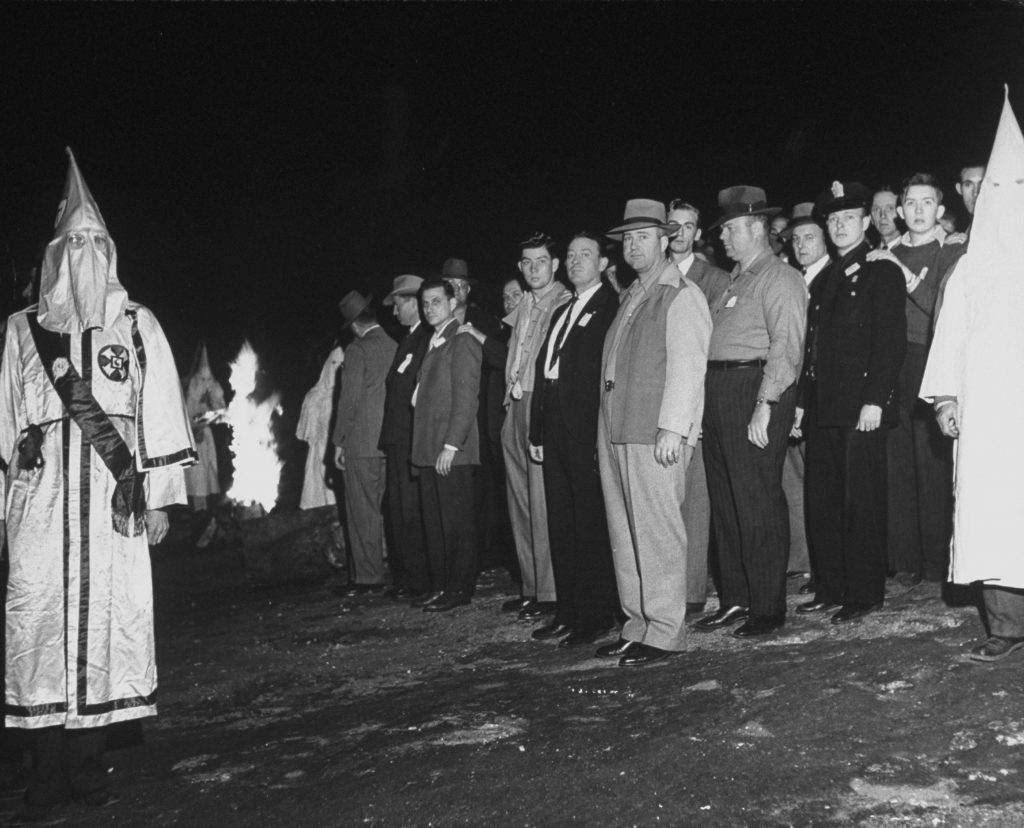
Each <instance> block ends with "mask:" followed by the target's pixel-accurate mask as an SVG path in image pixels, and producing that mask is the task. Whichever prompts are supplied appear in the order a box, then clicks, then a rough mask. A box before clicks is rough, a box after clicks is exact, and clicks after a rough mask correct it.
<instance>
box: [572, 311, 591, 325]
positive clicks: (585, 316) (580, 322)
mask: <svg viewBox="0 0 1024 828" xmlns="http://www.w3.org/2000/svg"><path fill="white" fill-rule="evenodd" d="M593 315H594V314H592V313H585V314H583V316H581V317H580V318H579V319H577V320H576V324H577V325H579V326H580V327H581V328H585V327H587V323H588V322H589V321H590V317H592V316H593Z"/></svg>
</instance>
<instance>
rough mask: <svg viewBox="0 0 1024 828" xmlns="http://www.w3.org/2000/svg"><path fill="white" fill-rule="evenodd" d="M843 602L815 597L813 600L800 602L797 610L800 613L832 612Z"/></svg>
mask: <svg viewBox="0 0 1024 828" xmlns="http://www.w3.org/2000/svg"><path fill="white" fill-rule="evenodd" d="M841 606H842V604H837V603H835V601H819V600H818V599H817V598H815V599H814V600H813V601H808V602H807V603H805V604H800V605H799V606H798V607H797V608H796V611H797V612H798V613H799V614H800V615H814V614H815V613H818V612H830V611H831V610H837V609H839V607H841Z"/></svg>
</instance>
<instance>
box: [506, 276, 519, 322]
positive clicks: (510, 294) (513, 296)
mask: <svg viewBox="0 0 1024 828" xmlns="http://www.w3.org/2000/svg"><path fill="white" fill-rule="evenodd" d="M522 298H523V289H522V288H521V287H520V286H519V282H518V281H517V280H516V279H512V280H510V281H508V282H506V283H505V287H504V288H502V291H501V306H502V307H503V308H504V309H505V316H508V315H509V314H510V313H512V311H514V310H515V309H516V305H518V304H519V300H520V299H522Z"/></svg>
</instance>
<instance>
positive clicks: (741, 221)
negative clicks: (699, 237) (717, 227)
mask: <svg viewBox="0 0 1024 828" xmlns="http://www.w3.org/2000/svg"><path fill="white" fill-rule="evenodd" d="M755 225H756V226H761V225H760V222H758V221H756V220H755V219H752V218H750V217H749V216H740V217H738V218H734V219H729V221H727V222H726V223H725V224H723V225H722V245H723V246H724V247H725V255H726V256H728V257H729V258H730V259H732V260H733V261H735V262H739V261H742V260H743V259H744V258H746V257H747V256H748V255H749V254H750V253H752V252H753V251H754V250H755V249H757V246H758V240H757V239H758V233H759V231H758V230H756V229H755Z"/></svg>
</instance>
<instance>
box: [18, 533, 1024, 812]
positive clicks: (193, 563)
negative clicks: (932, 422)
mask: <svg viewBox="0 0 1024 828" xmlns="http://www.w3.org/2000/svg"><path fill="white" fill-rule="evenodd" d="M154 581H155V585H156V602H157V618H156V624H157V654H158V663H159V670H160V715H159V717H157V718H155V719H151V720H147V721H146V722H145V723H144V725H143V728H142V738H141V740H140V741H139V743H137V744H134V745H129V746H126V747H121V748H118V749H114V750H111V751H110V752H108V754H107V757H108V760H109V762H110V764H111V765H112V770H111V783H112V788H113V789H114V790H115V791H116V792H117V794H118V795H119V797H120V801H119V802H117V803H115V804H113V805H109V806H106V807H103V808H99V809H94V810H87V809H86V807H85V806H81V805H68V806H61V807H58V808H56V809H54V810H52V811H51V812H50V813H49V814H48V815H47V816H46V819H45V820H44V821H43V822H42V823H41V824H49V825H118V826H136V825H137V826H171V825H187V826H193V825H194V826H207V825H208V826H229V825H230V826H234V825H259V826H278V825H281V826H286V825H287V826H349V825H380V826H392V825H410V826H431V825H436V826H448V825H474V826H477V825H494V826H499V825H500V826H506V825H508V826H534V825H536V826H561V825H568V824H580V825H587V826H605V825H607V826H628V825H641V826H645V825H657V824H664V825H676V826H689V825H693V826H748V825H749V826H788V825H795V826H815V825H863V826H894V825H901V826H903V825H911V826H1021V825H1024V753H1022V747H1021V746H1022V745H1024V704H1022V700H1024V682H1022V681H1021V668H1022V665H1024V654H1021V655H1020V657H1016V656H1011V657H1010V658H1009V659H1007V660H1006V661H1004V662H1001V663H997V664H995V665H982V664H977V663H974V662H971V661H969V660H967V658H966V653H967V652H968V650H969V648H970V646H971V645H972V644H974V643H977V641H978V640H979V639H981V638H982V637H983V629H982V625H981V622H980V620H979V616H978V612H977V610H976V609H975V608H974V607H972V606H970V605H963V606H949V605H948V604H947V602H945V601H944V600H943V598H942V597H941V595H940V590H939V587H938V586H937V585H933V584H922V585H920V586H918V587H916V588H913V589H910V590H905V589H903V588H902V587H899V586H897V585H896V584H895V583H893V582H890V584H889V589H890V592H889V596H888V599H887V602H886V605H885V608H884V610H882V611H880V612H878V613H877V614H874V615H872V616H869V617H868V618H866V619H864V620H863V621H862V622H860V623H855V624H852V625H849V626H844V627H835V626H831V625H830V624H829V623H828V621H827V618H805V617H800V616H796V615H794V614H793V613H792V608H793V607H794V606H795V605H796V604H797V603H799V602H800V601H803V600H806V598H805V597H804V596H799V595H797V594H795V590H796V586H797V585H798V582H791V583H792V587H791V591H792V592H793V594H791V595H790V599H789V600H790V610H791V612H790V615H789V617H788V619H787V624H786V627H785V628H784V630H783V631H782V632H781V633H780V634H777V635H774V636H772V637H770V638H767V639H762V640H754V641H749V640H748V641H740V640H737V639H734V638H732V637H731V636H729V635H727V634H723V633H714V634H710V635H700V634H694V635H692V636H691V638H690V644H689V646H690V649H689V651H688V652H686V653H684V654H682V655H680V656H677V657H675V658H671V659H668V660H665V661H662V662H659V663H657V664H654V665H650V666H648V667H642V668H620V667H618V666H617V664H616V662H615V661H611V662H609V661H606V660H601V659H597V658H594V657H592V656H593V650H592V649H591V648H587V649H586V650H585V651H584V652H578V651H576V650H564V649H558V648H557V647H556V646H554V644H553V643H547V642H535V641H531V640H530V636H529V633H530V631H531V630H532V629H533V628H534V627H535V626H536V625H535V624H531V623H525V622H519V621H516V620H513V618H511V617H510V616H509V615H507V614H503V613H502V612H501V611H500V606H501V603H502V601H503V600H505V599H506V598H507V597H508V593H509V592H510V591H511V583H510V581H509V580H508V577H507V575H505V574H504V573H499V572H488V573H484V574H483V575H482V576H481V578H480V586H479V589H478V592H477V594H476V596H475V597H474V600H473V603H472V605H471V606H468V607H463V608H459V609H456V610H455V611H453V612H450V613H446V614H441V615H430V614H425V613H423V612H420V611H417V610H413V609H411V608H409V607H408V606H406V605H402V604H397V603H394V602H391V601H388V600H387V599H385V598H383V597H369V598H358V599H341V598H338V597H335V595H334V594H333V593H332V591H331V587H332V586H333V585H334V584H333V582H331V581H327V582H324V583H320V584H312V585H309V584H307V585H300V586H290V587H280V588H276V589H272V590H267V589H262V590H256V589H253V587H252V586H250V585H249V584H248V583H247V581H246V579H245V575H244V572H243V570H242V564H241V560H240V558H239V556H238V554H237V552H236V551H233V550H231V549H230V548H220V549H209V550H206V551H202V552H201V551H197V550H193V549H191V548H189V547H188V546H187V545H186V546H182V545H180V544H179V545H178V546H177V547H176V548H175V547H172V548H168V549H164V550H160V551H158V552H155V553H154ZM714 606H715V600H714V599H713V598H712V599H711V600H710V601H709V603H708V607H709V609H711V608H714ZM610 640H611V639H610ZM12 819H13V817H12V815H11V814H6V815H4V816H3V817H2V818H0V824H4V821H5V820H6V821H7V822H10V821H11V820H12Z"/></svg>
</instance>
